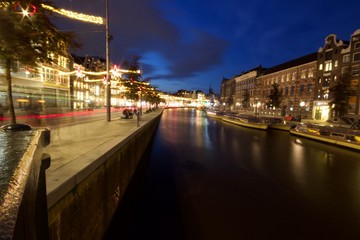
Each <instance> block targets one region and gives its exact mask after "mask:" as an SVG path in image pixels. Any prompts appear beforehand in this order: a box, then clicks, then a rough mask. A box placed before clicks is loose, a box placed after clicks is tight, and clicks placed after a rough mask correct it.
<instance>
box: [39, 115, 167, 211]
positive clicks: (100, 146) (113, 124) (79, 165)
mask: <svg viewBox="0 0 360 240" xmlns="http://www.w3.org/2000/svg"><path fill="white" fill-rule="evenodd" d="M159 114H161V110H157V111H154V112H151V113H146V114H143V115H142V116H141V120H140V126H139V127H138V126H137V119H136V117H134V118H132V119H120V118H119V117H118V116H119V114H116V116H117V117H115V116H112V119H111V121H110V122H107V121H106V117H105V115H104V120H97V121H93V122H89V123H83V124H78V125H73V126H65V127H60V128H56V129H50V130H51V143H50V145H49V146H47V147H46V148H45V149H44V152H45V153H48V154H50V156H51V165H50V168H49V169H47V170H46V184H47V194H48V205H50V206H51V204H52V203H53V202H54V201H56V199H58V198H59V197H61V194H62V193H63V191H66V189H68V187H67V185H69V184H70V185H73V184H74V181H79V178H82V177H84V175H85V174H87V173H88V172H89V171H91V170H92V169H94V168H96V167H97V166H98V164H96V163H94V162H96V161H95V160H97V159H98V158H99V156H101V155H103V154H104V153H106V152H107V151H108V150H109V149H111V148H112V147H113V146H116V145H117V144H118V143H119V142H121V141H123V140H124V139H126V138H127V137H129V136H130V135H131V134H133V133H135V132H136V131H138V130H139V129H141V127H142V126H144V125H145V124H146V123H147V122H149V121H150V120H152V119H154V118H155V117H156V116H158V115H159ZM84 169H86V171H84ZM50 206H48V207H50Z"/></svg>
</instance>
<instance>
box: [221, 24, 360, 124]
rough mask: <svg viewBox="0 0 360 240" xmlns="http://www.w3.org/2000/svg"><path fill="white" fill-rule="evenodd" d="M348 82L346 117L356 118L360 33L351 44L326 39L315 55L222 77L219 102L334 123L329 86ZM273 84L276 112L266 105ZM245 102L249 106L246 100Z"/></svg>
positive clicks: (359, 90) (358, 112)
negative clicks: (276, 94)
mask: <svg viewBox="0 0 360 240" xmlns="http://www.w3.org/2000/svg"><path fill="white" fill-rule="evenodd" d="M345 78H350V81H349V82H350V83H349V86H348V89H349V90H351V91H350V94H351V95H350V96H349V104H348V105H349V106H348V109H346V111H347V112H346V113H347V115H346V116H347V117H348V118H350V119H352V120H356V121H358V120H359V116H360V84H359V81H360V29H358V30H356V31H355V32H354V33H353V34H352V35H351V39H350V41H344V40H338V39H337V38H336V35H335V34H330V35H328V36H327V37H326V38H325V44H324V46H322V47H320V48H319V50H318V51H317V52H314V53H311V54H308V55H306V56H303V57H299V58H296V59H293V60H291V61H288V62H285V63H282V64H279V65H277V66H274V67H271V68H268V69H263V68H259V69H257V68H255V69H252V70H249V71H246V72H243V73H241V74H239V75H237V76H235V77H234V78H231V79H226V78H223V80H222V81H221V88H220V102H221V104H222V106H223V110H229V111H232V110H234V106H235V107H242V108H241V109H240V110H252V111H254V112H255V113H260V114H264V115H276V116H284V115H293V116H296V115H300V116H302V117H308V118H313V119H317V120H323V121H328V120H336V119H335V116H334V114H335V111H334V108H335V107H336V106H335V105H334V104H333V101H334V92H332V87H334V86H335V85H336V84H338V83H339V82H340V81H342V80H344V79H345ZM274 84H276V86H277V87H278V89H279V90H280V92H281V93H282V102H281V106H280V107H279V108H276V107H274V106H270V104H269V95H270V93H271V91H272V90H273V89H274ZM247 99H249V101H248V100H247Z"/></svg>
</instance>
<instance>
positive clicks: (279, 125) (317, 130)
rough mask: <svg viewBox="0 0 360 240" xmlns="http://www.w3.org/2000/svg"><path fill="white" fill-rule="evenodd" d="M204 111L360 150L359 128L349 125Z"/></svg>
mask: <svg viewBox="0 0 360 240" xmlns="http://www.w3.org/2000/svg"><path fill="white" fill-rule="evenodd" d="M206 113H207V116H209V117H212V118H216V119H219V120H222V121H224V122H228V123H232V124H235V125H238V126H242V127H248V128H254V129H259V130H268V129H275V130H283V131H288V132H289V133H290V134H292V135H296V136H300V137H305V138H309V139H312V140H316V141H320V142H323V143H328V144H332V145H336V146H339V147H345V148H348V149H352V150H356V151H360V130H356V129H351V128H349V127H334V126H329V125H319V124H313V123H303V122H295V121H286V120H283V119H281V118H274V117H266V116H260V117H258V116H254V115H238V114H236V113H225V112H220V111H219V112H209V111H207V112H206Z"/></svg>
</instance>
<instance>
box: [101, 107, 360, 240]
mask: <svg viewBox="0 0 360 240" xmlns="http://www.w3.org/2000/svg"><path fill="white" fill-rule="evenodd" d="M106 239H141V240H143V239H158V240H160V239H167V240H168V239H174V240H176V239H185V240H187V239H191V240H192V239H194V240H195V239H196V240H201V239H204V240H212V239H216V240H219V239H226V240H232V239H234V240H235V239H236V240H237V239H245V240H246V239H360V154H359V153H358V152H354V151H350V150H347V149H342V148H338V147H333V146H330V145H326V144H323V143H319V142H315V141H312V140H307V139H304V138H300V137H296V136H292V135H290V134H289V133H288V132H285V131H279V130H268V131H263V130H255V129H249V128H244V127H240V126H235V125H231V124H227V123H223V122H221V121H219V120H215V119H212V118H207V117H206V114H205V113H204V112H201V111H196V110H190V109H188V110H187V109H168V110H165V111H164V113H163V116H162V118H161V121H160V124H159V127H158V130H157V132H156V134H155V138H154V142H153V145H152V146H151V148H150V149H149V152H148V154H147V155H146V156H145V157H144V159H143V161H142V164H141V166H140V168H139V171H138V172H137V174H136V175H135V177H134V180H133V181H132V182H131V184H130V186H129V188H128V191H127V193H126V194H125V196H124V198H123V201H122V203H121V205H120V207H119V210H118V212H117V214H116V216H115V218H114V220H113V222H112V225H111V227H110V229H109V231H108V234H107V236H106Z"/></svg>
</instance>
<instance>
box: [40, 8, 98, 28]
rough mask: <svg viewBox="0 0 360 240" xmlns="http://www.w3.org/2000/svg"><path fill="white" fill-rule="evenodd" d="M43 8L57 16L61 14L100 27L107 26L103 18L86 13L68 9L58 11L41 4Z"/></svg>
mask: <svg viewBox="0 0 360 240" xmlns="http://www.w3.org/2000/svg"><path fill="white" fill-rule="evenodd" d="M41 6H42V7H43V8H45V9H47V10H50V11H52V12H55V13H57V14H60V15H62V16H65V17H68V18H72V19H75V20H79V21H83V22H89V23H94V24H99V25H102V24H105V21H104V19H103V18H102V17H98V16H93V15H88V14H84V13H78V12H73V11H69V10H66V9H57V8H54V7H52V6H49V5H46V4H41Z"/></svg>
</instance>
